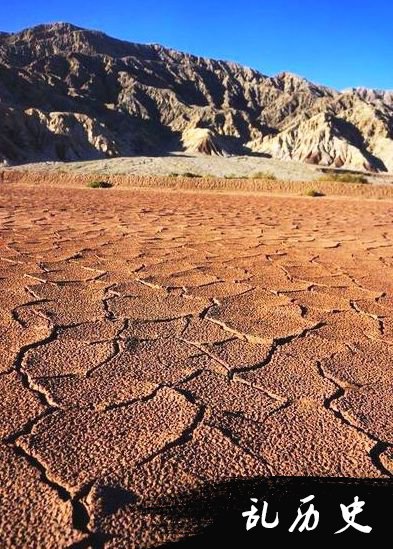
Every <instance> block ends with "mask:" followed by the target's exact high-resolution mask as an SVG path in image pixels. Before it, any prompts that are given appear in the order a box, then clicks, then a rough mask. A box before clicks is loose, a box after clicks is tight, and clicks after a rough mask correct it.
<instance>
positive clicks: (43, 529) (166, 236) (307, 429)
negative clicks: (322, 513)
mask: <svg viewBox="0 0 393 549" xmlns="http://www.w3.org/2000/svg"><path fill="white" fill-rule="evenodd" d="M0 205H1V209H0V224H1V233H0V236H1V247H0V289H1V293H0V296H1V297H0V302H1V308H0V349H1V355H0V356H1V361H0V387H1V391H2V396H3V398H2V400H1V402H0V411H1V413H0V432H1V444H0V454H1V467H0V469H1V471H0V538H1V539H0V545H1V547H4V548H7V547H18V548H21V547H23V548H25V547H26V548H40V549H42V548H58V547H74V548H78V547H79V548H82V547H105V548H112V549H117V548H132V547H155V546H158V545H160V544H163V543H164V542H169V541H176V540H177V539H179V538H181V537H183V536H186V535H190V534H192V533H193V532H195V531H196V529H197V528H198V527H200V526H201V524H195V523H194V522H193V520H192V519H191V517H185V518H184V519H182V520H179V518H176V519H174V518H171V516H170V514H167V513H163V512H161V511H160V508H161V507H162V505H163V504H164V503H165V506H166V507H168V505H169V506H170V505H172V506H173V507H176V506H177V505H179V504H181V501H182V499H183V498H184V497H186V496H187V494H190V493H196V492H197V491H198V490H203V489H204V487H206V486H208V485H212V484H219V483H222V482H226V481H228V480H230V479H251V478H254V477H271V476H298V475H301V476H335V477H337V476H338V477H367V478H387V477H391V476H392V475H393V422H392V414H391V410H392V402H393V389H392V387H393V384H392V381H393V369H392V358H393V259H392V258H393V240H392V239H393V227H392V222H391V220H392V214H393V204H392V203H391V202H382V201H379V202H378V201H367V200H359V199H337V200H335V199H326V200H315V199H308V198H299V197H292V198H291V197H263V196H255V195H254V196H252V195H249V196H241V195H235V194H233V195H224V194H219V195H218V194H214V193H195V194H193V193H179V194H176V193H173V192H172V193H171V192H157V191H132V190H128V191H122V190H120V191H117V190H111V191H101V190H92V189H86V190H85V189H83V190H82V189H81V190H78V189H72V190H67V189H54V188H52V189H44V188H42V189H40V188H32V187H29V188H23V187H12V186H7V187H6V186H4V187H3V189H2V194H1V197H0Z"/></svg>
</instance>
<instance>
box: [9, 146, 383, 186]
mask: <svg viewBox="0 0 393 549" xmlns="http://www.w3.org/2000/svg"><path fill="white" fill-rule="evenodd" d="M21 167H23V168H24V169H26V170H29V171H33V172H37V171H40V170H43V171H44V172H45V173H48V172H55V173H70V174H71V175H72V174H78V173H82V174H89V173H90V174H97V173H100V174H101V175H104V176H110V175H116V174H119V175H133V176H147V175H151V176H168V175H173V174H177V175H182V174H185V173H191V174H193V175H197V176H202V177H214V178H231V179H236V178H253V176H255V175H258V174H259V175H260V174H271V175H273V176H274V177H275V178H277V179H279V180H288V181H315V180H316V179H318V178H319V177H321V175H322V174H323V170H324V168H323V167H321V166H315V165H313V164H307V163H305V162H296V161H293V160H291V161H285V160H277V159H274V158H268V157H267V156H266V155H265V156H264V155H261V154H259V155H258V154H254V155H253V156H247V155H242V156H233V155H232V156H208V155H205V154H187V153H184V152H177V153H172V154H168V155H166V156H160V155H157V156H125V157H120V158H119V157H116V158H106V159H98V160H88V161H86V160H83V161H80V162H78V161H74V162H33V163H27V164H24V165H22V166H15V169H16V170H19V169H20V168H21ZM325 171H328V173H333V172H334V171H336V172H338V173H341V172H342V171H343V170H334V169H333V168H325ZM344 171H345V170H344ZM348 171H351V170H348ZM352 171H353V172H354V173H363V175H364V176H366V177H367V179H368V181H369V182H370V183H382V184H390V183H393V174H392V173H370V172H364V171H363V172H356V171H354V170H352Z"/></svg>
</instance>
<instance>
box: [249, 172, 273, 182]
mask: <svg viewBox="0 0 393 549" xmlns="http://www.w3.org/2000/svg"><path fill="white" fill-rule="evenodd" d="M249 177H250V179H265V180H267V181H276V180H277V177H276V176H275V175H274V173H272V172H256V173H252V174H250V176H249Z"/></svg>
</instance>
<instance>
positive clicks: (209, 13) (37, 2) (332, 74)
mask: <svg viewBox="0 0 393 549" xmlns="http://www.w3.org/2000/svg"><path fill="white" fill-rule="evenodd" d="M53 21H67V22H70V23H74V24H75V25H79V26H83V27H88V28H96V29H99V30H102V31H104V32H106V33H107V34H110V35H112V36H115V37H117V38H121V39H125V40H130V41H133V42H144V43H149V42H150V43H151V42H155V43H160V44H163V45H164V46H169V47H172V48H175V49H178V50H182V51H186V52H189V53H194V54H196V55H203V56H207V57H213V58H218V59H226V60H231V61H237V62H239V63H242V64H244V65H247V66H250V67H253V68H256V69H258V70H260V71H261V72H263V73H265V74H269V75H270V74H275V73H277V72H280V71H284V70H286V71H291V72H295V73H297V74H300V75H302V76H305V77H306V78H308V79H310V80H312V81H314V82H317V83H321V84H326V85H329V86H333V87H335V88H338V89H342V88H346V87H352V86H366V87H374V88H385V89H393V0H269V1H265V0H259V1H258V0H225V1H224V0H219V1H217V0H165V1H163V0H87V1H86V0H1V3H0V30H3V31H8V32H15V31H18V30H21V29H22V28H25V27H29V26H32V25H37V24H39V23H48V22H53Z"/></svg>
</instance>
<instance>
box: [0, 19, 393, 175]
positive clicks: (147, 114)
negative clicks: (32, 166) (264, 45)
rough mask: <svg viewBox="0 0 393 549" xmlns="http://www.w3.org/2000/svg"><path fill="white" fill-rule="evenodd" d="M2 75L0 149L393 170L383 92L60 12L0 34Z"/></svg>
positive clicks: (12, 153)
mask: <svg viewBox="0 0 393 549" xmlns="http://www.w3.org/2000/svg"><path fill="white" fill-rule="evenodd" d="M0 75H1V78H0V127H1V128H2V131H1V132H0V159H1V158H5V159H9V160H11V161H16V162H17V161H24V160H27V159H38V158H40V159H44V160H48V159H61V160H69V159H73V158H81V159H84V158H90V157H97V156H104V157H105V156H116V155H129V154H140V153H144V154H151V153H157V152H158V151H162V150H164V149H165V150H174V149H176V150H179V149H180V150H187V149H188V150H190V151H192V152H195V153H196V154H201V153H203V154H230V153H231V154H244V153H245V152H246V153H247V152H251V151H255V152H261V153H264V154H270V155H272V156H275V157H278V158H285V159H286V160H291V159H294V160H304V161H307V162H310V161H312V162H314V163H321V164H323V165H333V166H336V167H337V166H340V167H348V168H354V167H355V168H356V169H359V168H361V169H375V170H387V169H388V170H391V171H393V139H392V137H393V135H392V134H393V109H392V107H393V94H392V93H391V92H380V91H376V90H363V89H358V90H352V91H349V92H346V93H340V92H337V91H336V90H332V89H330V88H327V87H324V86H320V85H317V84H313V83H312V82H309V81H308V80H306V79H305V78H302V77H301V76H299V75H297V74H294V73H292V72H287V71H284V72H281V73H279V74H277V75H276V76H274V77H268V76H264V75H263V74H261V73H260V72H258V71H256V70H253V69H250V68H247V67H243V66H241V65H239V64H236V63H231V62H226V61H218V60H214V59H208V58H204V57H199V56H195V55H190V54H185V53H182V52H179V51H176V50H174V49H170V48H166V47H164V46H161V45H159V44H151V45H144V44H135V43H132V42H126V41H124V40H118V39H116V38H112V37H110V36H107V35H106V34H104V33H102V32H99V31H96V30H87V29H83V28H81V27H77V26H75V25H73V24H71V23H67V22H54V23H46V24H43V25H38V26H36V27H32V28H30V29H25V30H23V31H21V32H19V33H13V34H7V33H3V34H1V35H0ZM15 127H16V128H18V131H14V128H15Z"/></svg>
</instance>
